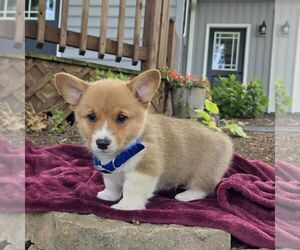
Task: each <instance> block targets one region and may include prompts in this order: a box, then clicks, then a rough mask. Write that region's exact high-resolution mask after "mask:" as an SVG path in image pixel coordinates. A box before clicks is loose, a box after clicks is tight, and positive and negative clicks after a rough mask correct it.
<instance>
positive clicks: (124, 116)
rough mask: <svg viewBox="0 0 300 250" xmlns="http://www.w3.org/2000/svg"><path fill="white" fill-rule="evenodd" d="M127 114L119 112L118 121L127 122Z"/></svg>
mask: <svg viewBox="0 0 300 250" xmlns="http://www.w3.org/2000/svg"><path fill="white" fill-rule="evenodd" d="M127 118H128V117H127V116H126V115H123V114H119V115H118V116H117V122H118V123H123V122H125V121H126V120H127Z"/></svg>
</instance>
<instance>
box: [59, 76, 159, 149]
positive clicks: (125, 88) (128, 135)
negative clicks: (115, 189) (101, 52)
mask: <svg viewBox="0 0 300 250" xmlns="http://www.w3.org/2000/svg"><path fill="white" fill-rule="evenodd" d="M160 78H161V76H160V73H159V71H158V70H148V71H146V72H144V73H142V74H140V75H138V76H137V77H135V78H134V79H132V80H131V81H130V82H123V81H120V80H114V79H105V80H101V81H98V82H95V83H87V82H85V81H82V80H80V79H78V78H77V77H75V76H72V75H70V74H66V73H59V74H57V75H55V84H56V88H57V89H58V91H59V92H60V94H61V95H62V96H63V97H64V99H65V100H66V101H67V102H68V103H69V104H70V105H71V107H72V109H73V110H74V112H75V117H76V121H77V123H78V127H79V131H80V133H81V135H82V136H83V137H84V138H85V139H86V141H87V145H88V147H89V149H90V150H92V151H93V152H94V153H107V154H114V153H116V152H118V151H119V150H122V149H123V148H124V147H126V146H127V145H128V144H130V143H131V142H132V141H133V140H135V139H136V138H138V137H139V136H140V135H141V132H142V131H143V128H144V123H145V116H146V113H147V109H148V107H149V105H150V101H151V98H152V97H153V95H154V94H155V92H156V90H157V89H158V87H159V84H160Z"/></svg>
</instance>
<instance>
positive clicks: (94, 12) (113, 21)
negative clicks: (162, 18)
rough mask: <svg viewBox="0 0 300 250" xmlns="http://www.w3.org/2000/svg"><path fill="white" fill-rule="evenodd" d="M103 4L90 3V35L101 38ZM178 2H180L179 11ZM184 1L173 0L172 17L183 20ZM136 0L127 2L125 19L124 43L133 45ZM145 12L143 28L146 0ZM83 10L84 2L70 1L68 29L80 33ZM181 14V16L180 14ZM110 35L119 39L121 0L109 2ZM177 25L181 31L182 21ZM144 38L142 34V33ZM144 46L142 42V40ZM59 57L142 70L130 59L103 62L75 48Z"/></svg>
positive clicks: (89, 53)
mask: <svg viewBox="0 0 300 250" xmlns="http://www.w3.org/2000/svg"><path fill="white" fill-rule="evenodd" d="M101 2H102V1H99V0H91V1H90V9H89V11H90V12H89V21H88V34H89V35H95V36H99V30H100V15H101ZM177 2H179V7H180V8H179V9H178V8H177V7H178V4H177ZM183 2H184V1H183V0H171V6H170V17H171V18H174V19H176V17H177V19H178V18H182V15H180V11H182V9H183V7H182V6H181V5H182V4H183ZM135 3H136V1H135V0H127V1H126V15H125V16H126V18H125V32H124V42H126V43H130V44H132V43H133V33H134V18H135ZM142 3H143V10H142V21H141V22H142V27H141V30H143V23H144V7H145V0H143V1H142ZM81 9H82V0H70V7H69V18H68V29H69V30H73V31H77V32H80V24H81ZM178 13H179V14H178ZM108 17H109V18H108V33H107V37H108V38H110V39H113V40H116V39H117V30H118V17H119V0H110V1H109V14H108ZM179 21H180V20H178V22H177V23H176V25H177V28H178V29H179V30H180V29H181V26H182V24H181V23H182V20H181V21H180V22H179ZM141 37H142V33H141ZM141 44H142V40H141ZM58 55H60V56H63V57H66V58H72V59H77V60H85V61H90V62H94V63H101V64H104V65H110V66H116V67H122V68H129V69H136V70H139V69H140V64H138V65H137V66H132V61H131V59H129V58H123V59H122V61H121V63H116V62H115V56H112V55H105V57H104V59H103V60H100V59H98V54H97V53H96V52H92V51H87V52H86V54H85V56H84V57H82V56H80V55H79V54H78V49H74V48H66V50H65V52H64V53H59V54H58Z"/></svg>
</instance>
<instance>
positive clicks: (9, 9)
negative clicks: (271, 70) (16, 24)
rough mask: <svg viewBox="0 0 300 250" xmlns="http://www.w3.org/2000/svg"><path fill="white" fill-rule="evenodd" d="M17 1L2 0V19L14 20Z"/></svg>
mask: <svg viewBox="0 0 300 250" xmlns="http://www.w3.org/2000/svg"><path fill="white" fill-rule="evenodd" d="M15 16H16V0H0V19H14V18H15Z"/></svg>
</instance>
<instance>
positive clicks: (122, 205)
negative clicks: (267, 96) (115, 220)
mask: <svg viewBox="0 0 300 250" xmlns="http://www.w3.org/2000/svg"><path fill="white" fill-rule="evenodd" d="M111 208H114V209H118V210H142V209H145V208H146V207H145V205H134V204H125V203H123V202H119V203H117V204H115V205H112V206H111Z"/></svg>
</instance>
